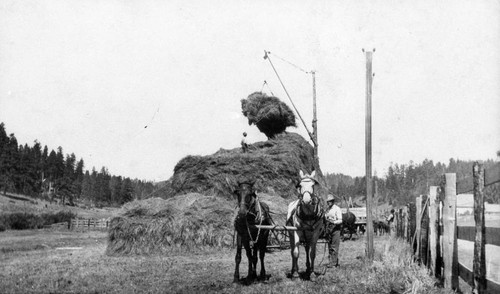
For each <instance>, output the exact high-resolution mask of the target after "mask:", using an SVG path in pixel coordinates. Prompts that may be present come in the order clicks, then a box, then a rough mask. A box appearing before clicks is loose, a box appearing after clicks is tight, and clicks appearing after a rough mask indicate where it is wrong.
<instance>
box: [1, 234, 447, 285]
mask: <svg viewBox="0 0 500 294" xmlns="http://www.w3.org/2000/svg"><path fill="white" fill-rule="evenodd" d="M30 232H31V234H30ZM20 233H22V234H20ZM106 237H107V234H106V232H79V233H77V232H67V231H66V232H45V233H42V232H40V231H22V232H21V231H20V232H15V231H7V232H2V233H0V250H2V249H3V248H9V249H8V250H4V251H0V292H2V293H452V291H448V290H444V289H441V288H438V287H436V286H435V282H436V281H435V280H434V279H433V278H431V277H430V276H429V274H428V271H427V270H426V269H425V268H422V267H420V266H418V265H416V264H414V263H413V262H412V257H411V254H410V251H409V248H408V247H407V245H406V244H405V243H404V242H402V241H397V240H391V239H389V238H388V237H376V238H375V252H376V253H375V258H374V261H373V263H372V264H371V265H369V264H367V263H366V262H365V260H364V250H365V243H364V239H363V238H361V239H360V240H357V241H346V242H341V247H340V251H341V255H340V264H341V266H340V267H339V268H336V269H328V270H327V271H326V273H325V274H324V275H320V276H318V278H317V280H316V281H315V282H311V281H308V280H302V279H298V280H291V279H289V278H288V277H287V274H288V273H289V271H290V268H291V259H290V251H289V250H283V251H279V250H275V251H271V252H269V253H268V254H266V260H265V264H266V270H267V274H268V279H267V280H266V281H256V282H254V283H252V284H250V285H246V284H245V283H244V282H243V281H242V282H241V283H236V284H233V283H232V280H233V272H234V255H235V249H231V248H218V247H206V246H205V247H200V248H198V249H196V248H190V249H189V250H187V249H184V248H183V247H173V248H171V250H170V251H166V252H164V254H161V255H158V254H155V255H139V256H137V255H128V256H108V255H106V254H105V251H106ZM61 247H63V249H60V248H61ZM74 247H81V249H71V248H74ZM58 248H59V249H58ZM64 248H67V249H64ZM300 254H301V255H300V258H299V270H300V271H301V272H302V271H304V270H305V259H304V249H303V248H302V247H301V248H300ZM326 255H327V252H326V250H325V247H324V244H318V247H317V259H316V265H317V266H316V270H318V271H322V270H323V265H325V264H326V262H327V256H326ZM247 267H248V263H247V260H246V256H245V254H244V253H243V257H242V262H241V265H240V273H241V278H243V277H245V276H246V273H247Z"/></svg>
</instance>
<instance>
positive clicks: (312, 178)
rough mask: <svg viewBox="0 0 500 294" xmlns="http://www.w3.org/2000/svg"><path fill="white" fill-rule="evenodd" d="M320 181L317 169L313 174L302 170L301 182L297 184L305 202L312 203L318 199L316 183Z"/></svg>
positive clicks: (301, 197) (300, 196)
mask: <svg viewBox="0 0 500 294" xmlns="http://www.w3.org/2000/svg"><path fill="white" fill-rule="evenodd" d="M317 183H318V181H317V180H316V171H313V172H312V173H311V174H304V172H303V171H300V183H299V184H298V185H297V189H298V191H299V194H300V195H299V198H300V199H301V201H302V202H303V203H304V204H311V202H313V203H314V204H315V202H316V201H317V197H316V196H315V194H314V185H316V184H317Z"/></svg>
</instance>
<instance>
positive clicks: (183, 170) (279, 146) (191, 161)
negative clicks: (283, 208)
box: [157, 133, 314, 199]
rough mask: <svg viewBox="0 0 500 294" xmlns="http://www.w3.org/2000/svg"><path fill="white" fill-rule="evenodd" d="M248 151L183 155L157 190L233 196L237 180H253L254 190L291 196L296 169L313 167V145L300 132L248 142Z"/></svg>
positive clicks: (163, 193) (163, 194)
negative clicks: (169, 176) (170, 174)
mask: <svg viewBox="0 0 500 294" xmlns="http://www.w3.org/2000/svg"><path fill="white" fill-rule="evenodd" d="M249 149H250V152H248V153H242V151H241V149H240V148H237V149H233V150H220V151H218V152H216V153H215V154H213V155H209V156H187V157H185V158H183V159H182V160H181V161H179V162H178V163H177V165H176V166H175V168H174V175H173V176H172V177H171V178H170V179H169V180H168V181H167V183H166V186H165V187H164V188H162V190H161V193H158V194H157V195H159V196H160V197H162V198H169V197H172V196H176V195H182V194H187V193H200V194H204V195H214V196H219V197H224V198H226V199H233V191H234V190H235V188H236V187H237V182H238V181H239V180H246V179H250V180H256V183H255V187H256V189H257V191H260V192H263V193H267V194H270V195H279V196H281V197H283V198H287V199H291V198H294V197H295V196H296V189H295V186H296V184H297V183H298V181H299V170H303V171H306V172H311V171H312V170H313V159H314V150H313V147H312V146H311V145H310V144H309V143H308V142H307V141H306V140H305V139H304V138H303V137H302V136H300V135H298V134H295V133H281V134H278V135H276V136H275V137H274V138H273V139H269V140H267V141H265V142H258V143H255V144H250V146H249Z"/></svg>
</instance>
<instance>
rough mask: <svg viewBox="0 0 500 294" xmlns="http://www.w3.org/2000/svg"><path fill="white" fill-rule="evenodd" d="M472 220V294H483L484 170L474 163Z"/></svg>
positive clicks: (484, 263) (484, 257) (484, 276)
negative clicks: (473, 223) (473, 234)
mask: <svg viewBox="0 0 500 294" xmlns="http://www.w3.org/2000/svg"><path fill="white" fill-rule="evenodd" d="M472 174H473V176H474V179H473V181H474V220H475V222H476V239H475V241H474V261H473V265H472V274H473V277H474V287H473V293H479V294H481V293H484V292H485V291H484V290H485V289H484V286H485V284H486V283H485V282H486V256H485V235H486V234H485V232H486V231H485V225H484V170H483V165H482V164H480V163H478V162H474V165H473V167H472Z"/></svg>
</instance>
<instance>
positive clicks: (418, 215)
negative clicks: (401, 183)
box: [414, 195, 422, 260]
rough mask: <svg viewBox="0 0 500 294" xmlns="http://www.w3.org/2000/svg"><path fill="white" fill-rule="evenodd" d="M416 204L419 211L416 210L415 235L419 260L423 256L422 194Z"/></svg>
mask: <svg viewBox="0 0 500 294" xmlns="http://www.w3.org/2000/svg"><path fill="white" fill-rule="evenodd" d="M415 205H416V207H417V212H416V220H417V221H416V228H415V236H414V238H416V241H417V251H416V254H417V260H421V256H420V228H421V225H422V218H421V216H422V195H420V196H418V197H417V198H416V199H415Z"/></svg>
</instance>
